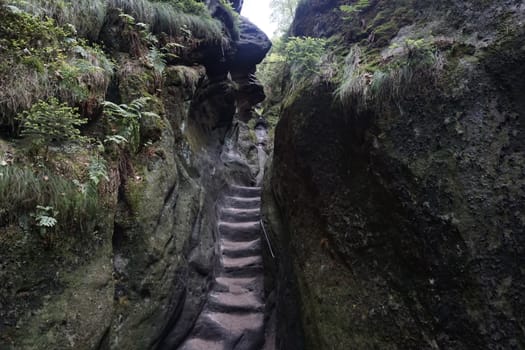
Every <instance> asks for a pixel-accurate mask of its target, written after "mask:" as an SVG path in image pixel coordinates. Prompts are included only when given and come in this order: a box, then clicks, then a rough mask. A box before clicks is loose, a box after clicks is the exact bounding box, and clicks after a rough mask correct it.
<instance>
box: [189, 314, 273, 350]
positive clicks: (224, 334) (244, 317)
mask: <svg viewBox="0 0 525 350" xmlns="http://www.w3.org/2000/svg"><path fill="white" fill-rule="evenodd" d="M258 334H260V335H259V336H262V337H264V314H263V313H259V312H257V313H246V314H245V313H242V314H237V313H224V312H206V311H205V312H203V313H202V314H201V317H199V319H198V321H197V323H196V324H195V328H194V337H195V338H201V339H207V340H224V341H225V342H226V343H231V342H234V341H237V340H238V339H239V338H240V337H241V336H243V337H247V338H254V337H257V336H258ZM238 349H241V348H238ZM243 349H246V350H249V349H250V348H243Z"/></svg>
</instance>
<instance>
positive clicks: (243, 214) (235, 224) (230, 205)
mask: <svg viewBox="0 0 525 350" xmlns="http://www.w3.org/2000/svg"><path fill="white" fill-rule="evenodd" d="M228 194H229V195H228V196H226V197H225V199H224V207H223V208H222V209H221V215H220V221H219V244H220V254H221V255H220V259H219V260H220V263H219V266H217V267H216V271H215V281H214V284H213V287H212V289H211V291H210V293H209V295H208V299H207V301H206V304H205V305H204V308H203V310H202V312H201V314H200V316H199V318H198V319H197V322H196V323H195V326H194V328H193V330H192V332H191V333H190V335H189V337H188V338H187V340H186V341H185V342H184V343H183V344H182V346H181V347H180V348H179V350H260V349H261V348H262V346H263V344H264V337H265V334H264V300H263V297H264V291H263V261H262V254H261V244H262V240H261V227H260V222H259V220H260V197H261V189H260V188H259V187H242V186H232V187H230V190H229V193H228Z"/></svg>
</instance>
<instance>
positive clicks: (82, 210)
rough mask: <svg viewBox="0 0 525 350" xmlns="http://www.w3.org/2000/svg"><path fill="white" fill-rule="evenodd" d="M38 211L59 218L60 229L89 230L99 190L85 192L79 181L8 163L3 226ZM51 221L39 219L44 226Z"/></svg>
mask: <svg viewBox="0 0 525 350" xmlns="http://www.w3.org/2000/svg"><path fill="white" fill-rule="evenodd" d="M37 206H43V207H44V208H45V207H50V208H52V210H51V209H50V210H43V209H42V210H43V211H44V212H41V211H40V212H38V210H37V214H41V215H42V216H49V217H52V218H54V219H55V220H56V223H55V226H56V227H55V229H56V230H57V231H60V232H87V231H88V229H89V228H90V227H91V226H90V225H91V224H93V222H94V218H95V216H96V215H97V213H98V211H99V203H98V194H97V192H96V191H82V190H81V188H80V186H79V184H75V183H74V181H72V180H68V179H65V178H64V177H63V176H61V175H56V174H54V173H53V172H51V171H49V170H48V169H46V168H40V169H38V170H34V169H32V168H30V167H22V166H19V165H8V166H3V167H1V168H0V226H2V225H7V224H11V223H19V222H20V221H22V220H23V219H24V218H26V219H27V218H29V217H31V216H32V215H33V216H34V215H35V208H37ZM51 221H52V220H48V219H46V218H43V217H42V218H41V219H39V221H38V222H40V224H41V225H44V224H50V223H51Z"/></svg>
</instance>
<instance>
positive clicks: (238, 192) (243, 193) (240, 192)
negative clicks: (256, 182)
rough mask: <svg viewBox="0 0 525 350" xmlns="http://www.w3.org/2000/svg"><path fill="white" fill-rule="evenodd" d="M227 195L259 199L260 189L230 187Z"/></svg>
mask: <svg viewBox="0 0 525 350" xmlns="http://www.w3.org/2000/svg"><path fill="white" fill-rule="evenodd" d="M229 193H231V194H232V195H234V196H239V197H260V196H261V188H260V187H247V186H237V185H232V186H230V190H229Z"/></svg>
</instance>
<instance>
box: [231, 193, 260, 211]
mask: <svg viewBox="0 0 525 350" xmlns="http://www.w3.org/2000/svg"><path fill="white" fill-rule="evenodd" d="M224 203H225V204H226V207H231V208H237V209H259V208H260V206H261V197H235V196H234V197H232V196H226V197H224Z"/></svg>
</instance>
